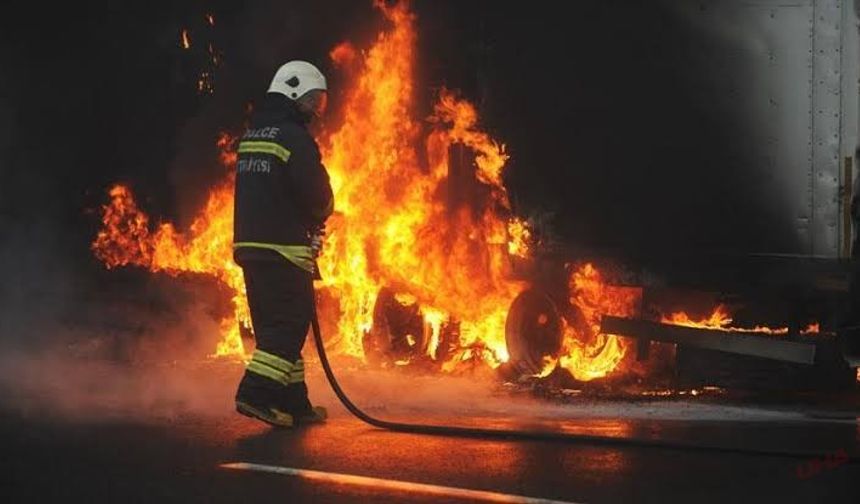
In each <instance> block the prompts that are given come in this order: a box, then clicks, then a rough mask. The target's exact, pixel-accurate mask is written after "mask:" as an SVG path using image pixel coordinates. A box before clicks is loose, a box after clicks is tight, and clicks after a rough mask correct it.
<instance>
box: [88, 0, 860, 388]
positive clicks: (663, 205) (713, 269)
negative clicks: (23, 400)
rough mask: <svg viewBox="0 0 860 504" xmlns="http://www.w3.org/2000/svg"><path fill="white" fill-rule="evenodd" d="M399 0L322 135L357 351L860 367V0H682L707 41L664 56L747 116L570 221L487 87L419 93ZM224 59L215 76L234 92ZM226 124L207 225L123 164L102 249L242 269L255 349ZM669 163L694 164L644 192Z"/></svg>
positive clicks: (438, 363)
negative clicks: (489, 123) (572, 227)
mask: <svg viewBox="0 0 860 504" xmlns="http://www.w3.org/2000/svg"><path fill="white" fill-rule="evenodd" d="M375 5H376V7H377V10H378V12H379V13H380V15H381V16H382V17H384V19H385V21H386V26H385V28H384V29H383V30H382V31H381V32H380V33H378V34H377V36H376V37H375V39H374V40H373V41H372V43H371V44H370V45H369V46H368V47H361V48H359V47H356V46H354V45H352V44H351V43H349V42H344V43H342V44H339V45H337V46H336V47H334V48H333V49H332V50H331V52H330V55H329V56H330V60H331V65H332V66H334V67H335V68H337V69H338V70H339V71H340V72H341V73H342V74H343V75H344V76H345V79H346V81H347V82H348V86H347V87H346V90H345V92H344V95H343V100H342V106H341V108H340V110H339V113H338V114H336V119H334V120H333V121H332V123H331V124H327V125H326V127H325V128H324V130H323V132H322V133H320V136H319V141H320V145H321V146H322V151H323V152H322V154H323V161H324V164H325V166H326V167H327V169H328V170H329V173H330V175H331V180H332V186H333V189H334V192H335V200H336V208H335V214H334V216H333V217H332V218H331V220H330V222H329V224H328V231H329V235H328V241H327V243H326V246H325V248H324V251H323V255H322V256H321V258H320V262H319V267H320V272H321V276H322V280H321V281H319V282H318V290H319V297H320V299H319V303H320V312H321V322H322V324H323V328H324V333H325V334H326V335H327V336H328V339H329V341H328V343H327V344H328V346H329V347H330V348H331V350H332V351H333V352H335V353H337V354H339V355H341V356H348V357H353V358H355V359H357V360H358V361H360V362H362V363H364V365H369V366H381V367H388V368H403V369H413V370H421V371H425V372H442V373H463V372H468V371H469V370H472V369H475V368H481V369H489V370H495V372H496V373H497V374H498V375H499V376H500V377H502V378H503V379H506V380H511V381H517V380H522V379H544V378H547V377H549V376H556V377H558V376H559V375H563V376H564V377H565V379H566V380H567V381H568V382H569V381H571V380H572V381H573V382H576V383H579V384H584V383H587V382H599V381H606V382H619V383H620V382H625V381H631V380H633V381H635V380H639V379H642V378H648V377H649V376H652V375H653V374H655V373H661V372H665V370H666V368H667V367H668V368H670V369H671V371H670V373H671V374H672V376H673V383H676V384H683V385H689V386H691V387H701V386H719V387H734V386H742V387H749V386H752V387H765V388H786V387H787V388H803V387H805V386H815V387H822V386H823V387H827V388H847V387H851V386H854V384H855V380H856V378H855V377H856V376H857V375H856V374H855V373H856V371H855V370H854V369H852V367H851V366H850V365H849V363H848V362H847V361H846V360H845V358H844V357H843V353H844V352H843V349H844V348H843V347H844V341H845V340H846V339H847V338H856V337H857V336H854V335H853V333H852V331H851V330H849V329H846V327H849V326H850V325H851V324H852V322H850V320H852V319H851V316H852V315H855V316H856V315H857V314H853V313H852V311H851V310H852V308H851V303H852V302H853V303H855V305H854V306H855V308H856V301H853V300H852V295H853V296H856V295H857V294H856V292H854V293H853V294H852V292H851V289H852V286H851V275H852V267H853V268H855V269H856V259H852V258H851V253H852V242H853V240H854V236H855V232H854V230H853V228H852V226H854V227H856V226H857V224H858V223H857V215H856V212H855V214H852V212H851V207H852V195H853V194H854V192H853V190H852V188H853V187H854V186H855V185H856V184H855V181H856V180H857V178H858V177H857V175H856V172H857V168H856V166H855V165H856V163H855V159H856V152H857V148H858V138H860V136H858V135H860V131H858V126H860V113H858V112H860V110H858V109H860V103H858V97H860V89H858V79H860V63H858V62H860V58H859V56H860V54H858V52H860V37H858V31H857V28H856V21H857V13H856V11H855V7H854V5H853V2H850V1H840V0H823V1H820V2H810V3H808V4H802V5H784V4H781V3H778V2H761V3H757V4H754V5H751V4H748V3H743V2H734V1H732V2H723V3H719V4H717V3H704V4H701V5H699V4H697V5H687V3H684V2H667V3H666V5H665V6H664V7H666V10H667V12H668V13H669V14H667V15H668V16H669V17H670V18H671V19H674V20H676V22H678V23H682V24H684V25H685V26H688V27H692V28H690V29H689V30H687V31H685V32H684V34H685V37H687V39H686V41H687V42H688V44H689V46H690V47H692V48H694V49H693V51H694V52H685V51H679V52H674V53H670V54H668V55H666V56H665V57H666V61H662V62H659V63H658V64H659V65H665V66H675V65H677V66H682V65H688V66H690V67H691V68H692V70H690V74H689V75H697V76H698V77H697V78H695V79H693V78H690V79H687V80H681V81H680V83H678V84H677V85H678V86H679V87H680V88H681V91H682V92H683V94H684V95H685V96H686V97H687V98H688V99H689V100H691V101H693V102H695V103H696V104H697V106H698V107H699V108H698V109H697V110H695V111H694V115H695V116H697V117H699V118H700V119H701V121H702V122H709V123H719V128H720V131H724V132H727V133H726V137H725V138H720V139H718V140H719V142H720V147H719V148H715V149H713V150H711V151H704V152H700V154H699V155H698V156H696V157H686V156H672V157H667V158H665V159H662V160H656V159H653V158H651V159H643V160H642V163H643V166H642V167H641V168H640V169H636V170H632V171H633V172H634V173H633V174H632V175H629V176H627V173H626V174H625V178H620V179H619V180H618V181H615V182H613V183H610V182H609V181H610V179H611V178H612V177H613V175H612V174H608V175H607V174H604V175H601V177H603V178H601V180H604V181H605V182H606V183H604V184H599V185H597V186H594V187H592V188H590V189H589V188H584V189H583V190H584V191H588V190H593V191H594V192H596V193H599V194H598V196H595V197H594V198H588V197H586V198H583V200H582V201H583V203H582V204H583V205H584V206H587V205H589V204H591V206H592V208H590V211H589V212H588V213H587V214H584V215H589V216H593V215H602V216H603V218H604V219H605V220H606V221H607V222H610V223H614V225H605V226H604V225H601V226H600V227H601V229H602V231H601V232H600V233H596V234H595V233H592V234H591V235H583V237H582V238H581V239H573V240H569V239H568V240H564V241H560V240H558V239H556V237H555V234H554V232H553V231H552V229H551V228H552V226H550V225H548V224H547V221H546V219H544V218H543V217H542V216H541V214H539V213H533V214H531V215H529V214H519V213H518V212H517V209H516V205H514V204H512V201H511V197H510V195H509V193H508V189H507V188H506V185H505V183H504V180H503V174H504V170H505V169H506V165H507V164H508V162H509V160H510V159H511V156H515V152H516V145H511V146H510V148H509V147H508V145H507V144H506V143H505V141H504V140H502V139H500V138H496V137H495V136H494V135H492V134H490V133H489V132H488V130H486V129H485V126H484V125H483V123H482V121H481V117H480V110H479V108H478V107H476V106H475V105H474V104H473V102H471V101H469V100H468V99H466V98H464V97H463V96H462V95H461V94H459V93H458V92H456V91H453V90H450V89H447V88H445V87H439V89H438V91H437V92H436V93H435V102H434V104H433V105H432V111H431V113H430V115H429V117H428V118H426V120H425V119H424V118H422V117H421V116H420V115H419V112H418V107H417V105H416V102H415V94H416V88H417V87H419V86H422V85H424V84H423V83H421V82H418V80H416V77H415V75H416V64H417V63H416V59H417V55H416V51H417V49H416V44H417V42H418V33H419V32H418V29H417V23H418V19H417V17H416V15H415V14H414V12H413V11H412V9H411V6H410V4H409V3H408V2H398V3H393V4H390V3H384V2H377V3H376V4H375ZM182 44H186V45H187V44H188V38H187V34H186V33H185V32H182ZM825 48H826V49H827V50H826V51H825V50H824V49H825ZM695 51H698V52H695ZM210 53H212V54H213V58H214V57H215V56H214V54H215V53H216V51H214V50H211V49H210ZM213 61H214V62H216V63H217V59H213ZM212 71H214V70H212V69H209V70H207V72H208V73H207V74H206V75H203V76H201V83H204V84H201V85H200V86H201V87H200V90H201V92H204V91H205V92H206V93H212V92H217V90H216V88H215V87H213V86H214V85H213V84H212V81H211V77H212V76H211V72H212ZM667 108H669V109H671V108H672V107H671V106H669V105H667ZM711 127H713V124H711ZM688 129H695V125H691V126H690V128H688ZM677 141H678V142H683V141H684V139H683V138H681V139H679V140H677ZM674 143H675V140H673V139H671V138H669V139H666V145H665V149H664V150H662V151H659V152H669V151H671V149H673V145H674ZM703 143H704V142H703V141H702V140H701V139H700V140H699V141H698V143H696V144H695V145H697V146H698V145H702V144H703ZM216 145H217V147H218V148H219V149H220V150H221V160H222V163H223V165H224V168H225V170H224V171H225V174H226V175H225V177H224V180H223V182H222V183H221V184H219V185H217V186H216V187H214V188H212V190H211V192H210V193H209V197H208V200H207V202H206V204H205V206H204V207H203V208H202V209H201V211H200V214H199V215H198V217H197V219H196V220H195V221H194V222H193V224H192V225H191V226H190V228H189V229H188V230H186V231H180V230H178V229H177V228H176V227H175V226H174V225H173V224H171V223H169V222H166V223H160V224H158V225H156V226H153V225H152V223H151V219H150V218H149V217H148V215H147V214H146V213H144V212H143V211H142V210H141V208H140V207H139V206H138V204H137V203H136V200H135V196H134V194H133V192H132V190H131V189H130V188H129V187H128V186H125V185H116V186H114V187H112V188H111V189H110V190H109V198H110V200H109V202H107V203H106V204H105V205H104V206H103V208H102V227H101V229H100V231H99V232H98V235H97V237H96V238H95V240H94V241H93V243H92V249H93V252H94V253H95V255H96V256H97V257H98V258H99V259H100V260H101V261H102V262H103V263H104V264H105V265H106V266H107V267H109V268H114V267H121V266H138V267H143V268H146V269H148V270H150V271H153V272H164V273H167V274H171V275H179V274H186V273H191V274H202V275H207V276H212V277H215V278H216V279H218V280H219V281H220V282H222V283H223V284H224V285H225V286H227V287H228V288H229V289H230V291H231V293H232V306H233V311H232V313H231V314H230V315H229V316H227V317H225V318H224V320H223V321H222V324H221V327H222V334H221V341H220V343H219V344H218V345H217V348H214V349H213V356H217V357H226V358H240V359H241V358H245V356H246V355H248V354H249V353H250V345H252V344H253V339H252V336H251V335H252V328H251V324H250V314H249V310H248V304H247V299H246V298H245V288H244V284H243V280H242V275H241V270H240V269H239V268H238V266H236V264H234V263H233V261H232V236H231V235H232V229H233V227H232V194H233V175H232V169H233V165H234V164H235V162H236V154H235V147H236V135H235V132H234V133H231V132H225V133H223V134H222V135H221V136H220V137H219V138H218V139H217V140H216ZM633 150H635V149H633ZM682 150H684V152H685V153H686V152H689V151H690V147H687V148H685V149H682ZM645 177H648V178H650V179H652V180H656V181H657V182H656V183H649V184H648V186H649V187H652V186H654V185H655V184H656V185H660V182H666V181H670V180H671V183H666V184H662V186H661V187H660V189H659V190H658V191H641V190H639V189H640V188H639V185H640V184H643V183H644V182H643V180H644V178H645ZM739 181H743V184H742V186H741V185H739V184H738V182H739ZM741 187H742V188H741ZM730 192H731V193H733V194H729V193H730ZM619 201H622V202H624V204H623V205H621V204H618V203H617V202H619ZM610 202H611V203H612V204H613V206H614V207H613V208H611V209H608V210H607V205H609V204H610ZM619 208H620V209H619ZM619 212H623V213H619ZM619 215H621V217H619ZM570 218H572V219H574V220H575V219H576V218H577V216H573V217H570ZM855 252H856V247H855ZM854 274H855V275H856V273H854ZM855 282H856V280H855ZM854 288H856V287H854ZM854 320H855V322H853V323H854V324H856V317H855V319H854ZM854 332H856V329H855V330H854Z"/></svg>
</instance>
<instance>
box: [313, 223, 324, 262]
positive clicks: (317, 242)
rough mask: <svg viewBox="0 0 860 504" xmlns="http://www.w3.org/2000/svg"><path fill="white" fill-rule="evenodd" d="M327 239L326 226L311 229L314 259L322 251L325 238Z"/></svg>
mask: <svg viewBox="0 0 860 504" xmlns="http://www.w3.org/2000/svg"><path fill="white" fill-rule="evenodd" d="M324 239H325V227H318V228H316V229H314V230H313V231H311V254H312V255H313V256H314V259H316V258H318V257H319V256H320V253H322V247H323V240H324Z"/></svg>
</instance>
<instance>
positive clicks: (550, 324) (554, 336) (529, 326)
mask: <svg viewBox="0 0 860 504" xmlns="http://www.w3.org/2000/svg"><path fill="white" fill-rule="evenodd" d="M505 342H506V343H507V346H508V353H509V354H510V358H511V363H512V364H513V365H514V366H515V367H516V368H517V370H518V371H519V372H521V373H522V374H523V375H532V374H537V373H539V372H540V371H541V370H542V369H543V366H544V360H545V359H546V358H554V357H557V356H558V354H559V352H560V351H561V344H562V325H561V316H560V315H559V311H558V308H557V306H556V304H555V302H554V301H553V300H552V299H551V298H550V297H549V296H548V295H547V294H546V293H544V292H543V291H540V290H538V289H534V288H532V289H528V290H525V291H523V292H522V293H521V294H520V295H519V296H517V298H516V299H514V302H513V303H511V308H510V310H509V311H508V317H507V320H506V321H505Z"/></svg>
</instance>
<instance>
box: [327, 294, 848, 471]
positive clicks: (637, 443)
mask: <svg viewBox="0 0 860 504" xmlns="http://www.w3.org/2000/svg"><path fill="white" fill-rule="evenodd" d="M311 326H312V328H313V334H314V342H315V344H316V348H317V353H318V354H319V358H320V362H321V363H322V367H323V371H324V372H325V376H326V378H327V379H328V382H329V384H330V385H331V388H332V390H334V393H335V395H336V396H337V398H338V399H339V400H340V402H341V403H342V404H343V406H344V407H345V408H346V409H347V410H348V411H349V412H350V413H352V414H353V415H355V417H356V418H358V419H359V420H361V421H363V422H365V423H367V424H369V425H371V426H373V427H378V428H380V429H385V430H390V431H395V432H403V433H408V434H423V435H432V436H446V437H465V438H481V439H487V438H489V439H502V440H509V441H556V442H559V441H561V442H576V443H582V444H592V445H601V446H619V447H633V448H662V449H668V450H681V451H706V452H713V453H724V454H736V455H758V456H767V457H785V458H799V459H807V460H810V459H818V458H821V457H822V453H815V452H800V451H782V450H767V449H755V448H738V447H727V446H718V445H708V444H703V443H694V442H679V441H667V440H657V439H644V438H621V437H613V436H595V435H589V434H570V433H563V432H551V431H539V430H518V429H485V428H480V427H460V426H453V425H433V424H415V423H404V422H392V421H388V420H382V419H379V418H376V417H372V416H370V415H369V414H367V413H365V412H364V411H362V410H361V409H360V408H359V407H358V406H356V405H355V403H353V402H352V400H351V399H350V398H349V396H347V395H346V393H345V392H344V391H343V389H342V388H341V386H340V383H338V381H337V378H336V377H335V375H334V372H333V371H332V367H331V364H330V363H329V360H328V356H327V355H326V352H325V345H324V344H323V338H322V332H321V331H320V324H319V317H318V315H317V309H316V299H314V302H313V310H312V316H311ZM842 455H844V456H842ZM828 456H830V455H828ZM839 462H840V463H850V464H857V463H860V456H858V455H854V454H851V455H849V454H846V453H845V450H839Z"/></svg>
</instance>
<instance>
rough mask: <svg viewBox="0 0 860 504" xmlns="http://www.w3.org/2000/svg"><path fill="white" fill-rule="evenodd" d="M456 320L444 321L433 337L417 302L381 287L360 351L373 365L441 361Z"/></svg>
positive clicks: (446, 352)
mask: <svg viewBox="0 0 860 504" xmlns="http://www.w3.org/2000/svg"><path fill="white" fill-rule="evenodd" d="M455 326H456V324H453V323H450V322H447V323H445V324H443V325H442V326H441V328H440V329H439V330H438V332H437V334H438V336H437V338H435V340H434V336H433V330H432V328H431V327H428V324H427V323H426V322H425V320H424V316H423V315H422V313H421V306H420V305H419V304H418V303H417V301H416V300H415V299H414V298H412V297H411V296H408V295H398V294H395V293H394V292H393V291H392V290H390V289H387V288H383V289H382V290H380V291H379V295H378V296H377V298H376V306H375V308H374V309H373V327H372V328H371V329H370V331H368V332H367V333H366V334H365V335H364V339H363V340H362V344H363V347H364V354H365V356H366V357H367V359H368V361H369V362H370V363H371V364H374V365H377V366H387V365H390V364H395V365H412V364H423V365H425V366H426V367H436V365H437V364H438V363H441V362H444V361H445V359H446V358H447V356H448V353H449V351H450V344H451V341H454V340H455V337H456V331H455Z"/></svg>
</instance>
